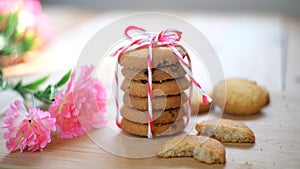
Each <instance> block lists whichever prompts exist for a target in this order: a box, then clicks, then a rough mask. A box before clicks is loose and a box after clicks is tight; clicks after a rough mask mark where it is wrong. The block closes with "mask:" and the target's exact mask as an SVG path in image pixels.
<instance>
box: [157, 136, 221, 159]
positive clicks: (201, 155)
mask: <svg viewBox="0 0 300 169" xmlns="http://www.w3.org/2000/svg"><path fill="white" fill-rule="evenodd" d="M178 141H180V140H179V139H178V138H176V137H174V138H173V139H171V140H168V141H167V142H166V143H164V144H163V145H161V146H160V147H159V149H158V152H157V155H158V156H159V157H162V158H170V157H194V159H196V160H197V161H199V162H204V163H207V164H225V162H226V158H225V156H226V151H225V148H224V146H223V145H222V144H221V143H220V142H219V141H217V140H215V139H211V138H209V137H204V136H193V135H187V136H185V138H184V139H183V140H181V141H180V142H179V143H178ZM176 143H177V144H176ZM174 145H175V146H174Z"/></svg>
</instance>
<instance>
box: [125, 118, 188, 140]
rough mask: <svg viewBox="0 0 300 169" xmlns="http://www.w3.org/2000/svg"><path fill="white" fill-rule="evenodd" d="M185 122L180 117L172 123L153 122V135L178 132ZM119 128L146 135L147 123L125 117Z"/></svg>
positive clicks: (182, 128)
mask: <svg viewBox="0 0 300 169" xmlns="http://www.w3.org/2000/svg"><path fill="white" fill-rule="evenodd" d="M184 127H185V124H184V121H183V120H182V119H179V120H177V121H176V122H174V123H166V124H153V136H167V135H172V134H177V133H180V132H182V131H183V130H184ZM121 128H122V130H124V131H125V132H126V133H128V134H132V135H136V136H142V137H147V134H148V124H141V123H135V122H132V121H130V120H128V119H126V118H122V120H121Z"/></svg>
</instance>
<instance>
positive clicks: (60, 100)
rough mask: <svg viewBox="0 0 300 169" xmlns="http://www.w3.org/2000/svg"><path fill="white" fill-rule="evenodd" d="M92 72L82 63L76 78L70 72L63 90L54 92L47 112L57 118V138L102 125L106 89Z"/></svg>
mask: <svg viewBox="0 0 300 169" xmlns="http://www.w3.org/2000/svg"><path fill="white" fill-rule="evenodd" d="M93 71H94V66H93V65H91V66H82V67H81V71H80V75H79V77H78V79H76V81H75V71H74V72H73V73H72V75H71V79H70V81H69V83H68V85H67V89H66V92H65V93H64V94H62V93H58V95H57V96H55V101H54V102H53V103H52V104H51V105H50V108H49V112H50V113H51V115H52V117H55V118H56V119H57V122H56V127H57V132H56V134H57V137H59V138H73V137H78V136H81V135H83V134H85V132H88V131H90V130H92V129H94V128H100V127H104V126H105V125H106V123H107V120H106V119H105V117H104V113H105V111H106V91H105V89H104V88H103V86H102V85H101V82H100V81H99V80H97V79H95V78H93V77H92V72H93Z"/></svg>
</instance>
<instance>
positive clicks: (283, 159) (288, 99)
mask: <svg viewBox="0 0 300 169" xmlns="http://www.w3.org/2000/svg"><path fill="white" fill-rule="evenodd" d="M54 11H56V10H54ZM71 11H72V10H71ZM56 12H57V11H56ZM77 12H78V11H77ZM53 13H55V12H53ZM53 13H52V14H53ZM49 14H51V10H49ZM91 15H92V14H89V15H87V16H86V18H90V17H91ZM51 16H53V17H54V18H59V16H54V15H51ZM75 16H77V15H75ZM75 16H74V14H73V15H72V12H71V14H70V17H75ZM101 16H102V17H104V16H106V19H103V20H102V22H104V21H107V20H110V19H111V18H113V15H102V14H100V15H98V14H97V15H96V14H95V15H94V17H95V20H94V21H93V20H91V22H89V23H88V24H91V25H93V24H94V22H96V21H97V22H98V21H99V19H97V18H99V17H101ZM234 16H235V15H234ZM182 17H187V18H188V20H192V21H193V22H194V23H195V24H197V23H198V26H199V28H201V29H202V31H203V32H204V33H205V34H206V35H207V36H208V39H211V41H212V44H213V45H215V46H214V47H215V48H216V50H217V53H218V54H219V55H221V57H223V60H225V61H223V63H222V64H223V66H224V67H225V68H224V69H225V72H226V71H227V76H228V77H230V76H241V77H247V78H249V79H254V80H255V79H257V80H258V81H259V82H260V83H261V84H263V85H265V86H267V88H268V89H269V90H270V96H271V103H270V105H269V106H268V107H266V108H265V109H263V110H262V112H261V113H260V114H258V115H254V116H247V117H238V116H231V115H227V114H223V118H228V119H235V120H239V121H242V122H244V123H246V124H247V125H248V126H249V127H250V128H251V129H252V130H253V131H254V133H255V136H256V143H255V144H225V147H226V152H227V154H226V159H227V163H226V164H225V165H206V164H202V163H199V162H197V161H195V160H194V159H192V158H172V159H160V158H157V157H155V156H154V157H151V158H142V159H136V158H124V157H119V156H116V155H113V154H111V153H109V152H107V151H105V150H103V149H101V148H100V147H98V146H97V145H96V144H95V143H94V142H93V141H91V139H90V138H89V137H88V136H82V137H79V138H75V139H65V140H62V139H57V138H55V137H54V138H53V140H52V142H51V143H50V144H49V145H47V147H46V148H45V149H44V151H43V152H36V153H30V152H25V153H19V152H14V153H8V152H7V150H6V149H5V142H4V140H3V138H0V168H107V169H110V168H124V169H129V168H133V167H137V168H141V169H143V168H145V169H146V168H170V169H180V168H220V169H223V168H229V169H234V168H246V169H252V168H253V169H254V168H259V169H260V168H272V169H276V168H278V169H281V168H299V167H300V132H299V131H300V125H299V120H300V108H299V101H300V95H299V94H300V93H299V91H300V80H299V79H300V69H299V65H300V57H299V53H300V50H299V44H300V21H299V20H298V19H286V18H280V19H276V18H275V19H274V18H273V17H271V18H270V17H265V20H262V19H261V18H260V16H253V17H250V19H249V17H248V16H247V17H240V16H239V17H231V16H211V15H202V14H199V15H195V14H182ZM241 18H242V19H245V18H248V20H244V22H245V23H247V24H238V21H240V19H241ZM251 18H252V19H251ZM255 18H257V20H255ZM247 21H248V22H247ZM62 22H63V21H62ZM199 22H200V23H202V24H204V26H202V27H201V24H199ZM227 22H230V23H233V22H236V26H238V25H242V26H241V27H240V31H242V30H248V31H251V30H252V29H244V28H245V27H247V26H253V25H254V27H255V28H256V30H252V31H253V32H252V34H251V35H247V37H251V36H255V35H257V36H264V35H265V34H267V35H268V36H269V37H265V38H264V37H257V38H253V39H252V40H262V41H263V42H264V43H267V44H266V45H265V46H262V47H260V46H259V45H263V44H259V45H257V44H253V46H252V47H250V48H251V49H253V50H255V51H256V52H252V53H251V54H253V59H249V57H251V55H249V54H247V55H245V56H244V57H243V58H245V59H246V60H242V59H240V60H239V61H236V62H234V63H230V62H226V59H224V58H226V57H233V58H234V57H238V56H232V55H234V54H236V55H239V54H240V53H234V51H226V49H225V48H224V47H222V43H224V40H226V39H227V38H228V37H224V39H223V41H222V39H220V38H217V37H214V36H213V35H214V33H213V31H212V32H211V31H209V29H208V28H209V26H210V25H215V26H219V25H225V26H228V24H226V23H227ZM74 23H77V22H75V21H74ZM82 24H83V23H82ZM102 24H103V23H102ZM100 25H101V24H100ZM73 26H74V25H72V27H73ZM69 27H71V26H66V25H63V26H62V27H61V30H60V35H62V37H60V38H59V40H58V42H57V44H56V45H55V46H54V47H53V48H51V49H50V52H49V53H45V54H44V55H45V57H44V58H46V61H45V60H43V61H42V63H44V64H40V63H41V62H37V65H40V66H38V67H35V69H31V70H30V71H28V72H26V73H25V74H32V73H36V72H41V71H42V72H45V70H44V69H43V66H45V65H46V63H47V64H50V65H55V64H56V63H57V60H56V61H55V60H54V61H53V60H52V59H49V57H48V56H49V55H53V54H56V55H58V54H59V53H60V54H61V53H63V54H62V55H66V58H65V59H62V60H60V61H61V62H60V63H57V65H56V66H57V67H55V68H53V67H50V68H49V67H48V68H45V69H46V70H47V71H48V72H49V71H54V70H56V71H58V72H56V73H54V76H55V77H59V76H61V74H62V73H61V72H63V70H65V69H68V68H70V67H72V66H73V65H74V62H75V61H76V58H77V57H78V56H79V53H80V50H81V49H80V48H77V49H76V50H75V51H72V52H70V51H69V50H70V49H72V48H74V46H73V45H75V46H77V47H78V46H80V45H81V44H84V43H85V42H86V40H87V39H88V38H89V37H88V36H85V37H83V38H81V40H78V41H72V40H74V39H72V38H71V36H72V37H73V36H75V39H76V38H79V37H80V35H81V34H78V31H77V33H76V30H75V31H74V32H75V33H74V32H73V33H72V34H66V35H65V34H64V33H66V32H67V31H66V29H68V28H69ZM271 27H275V28H272V30H270V31H271V33H270V32H269V33H267V32H268V31H267V30H268V29H269V28H271ZM260 28H261V29H263V30H260ZM84 29H86V28H84V27H81V29H80V30H84ZM215 29H216V30H217V28H216V27H215ZM228 29H230V28H228ZM266 29H267V30H266ZM277 29H278V30H277ZM282 29H284V30H285V34H284V37H285V39H286V42H287V43H286V46H285V45H279V44H278V41H280V38H282V36H283V35H282V32H281V31H282ZM229 33H231V36H234V35H236V34H234V32H230V31H229ZM248 33H249V32H248ZM250 33H251V32H250ZM91 34H92V33H91ZM220 34H222V32H220ZM241 34H243V32H241ZM209 36H210V37H211V38H209ZM236 36H238V35H236ZM73 38H74V37H73ZM79 39H80V38H79ZM270 39H273V41H269V40H270ZM242 41H243V39H242ZM68 42H70V43H68ZM232 43H233V44H234V42H232ZM272 44H273V46H272ZM274 44H275V45H274ZM60 45H62V46H60ZM248 45H251V43H249V44H245V46H243V45H241V48H243V49H247V48H248V47H249V46H248ZM72 46H73V47H72ZM232 47H233V46H230V45H229V44H226V48H232ZM264 47H265V48H264ZM274 49H275V51H274ZM272 50H273V51H272ZM246 51H247V50H246ZM248 52H249V50H248ZM62 55H60V56H62ZM70 55H71V56H70ZM264 55H266V56H264ZM271 56H273V57H271ZM282 57H284V60H285V62H286V66H283V65H282V61H281V59H282ZM48 59H49V60H48ZM68 60H69V61H70V60H71V61H72V63H70V62H68ZM221 60H222V58H221ZM239 62H242V63H244V62H249V65H250V66H249V65H248V67H247V66H246V68H245V67H244V69H242V72H239V71H238V68H242V67H243V66H241V65H238V63H239ZM262 63H263V64H262ZM41 65H43V66H41ZM33 66H34V65H33ZM26 67H27V66H26V65H19V67H18V68H16V69H13V68H9V69H6V70H5V73H6V75H7V76H19V75H20V74H22V73H24V72H23V70H24V69H26ZM282 69H286V70H285V71H284V72H285V73H284V76H281V75H280V74H281V72H282ZM47 71H46V72H47ZM36 76H37V75H34V74H32V75H28V76H25V77H26V79H27V80H28V79H34V78H35V77H36ZM267 77H270V78H267ZM54 79H55V78H54ZM103 81H105V80H103ZM104 83H106V82H104ZM107 84H108V83H107ZM282 84H284V85H283V86H284V87H282ZM7 96H11V94H7V95H1V102H2V103H4V102H8V100H6V98H7ZM109 99H110V101H111V98H109ZM1 106H2V105H1ZM109 106H111V105H109ZM2 108H3V107H1V108H0V110H1V109H2ZM108 113H109V114H113V111H112V109H109V111H108ZM204 116H205V114H203V115H201V117H204ZM2 119H3V116H1V118H0V120H1V121H2ZM198 120H200V119H198ZM0 134H1V135H2V134H3V131H2V130H1V132H0ZM103 139H105V138H103ZM140 151H142V150H140Z"/></svg>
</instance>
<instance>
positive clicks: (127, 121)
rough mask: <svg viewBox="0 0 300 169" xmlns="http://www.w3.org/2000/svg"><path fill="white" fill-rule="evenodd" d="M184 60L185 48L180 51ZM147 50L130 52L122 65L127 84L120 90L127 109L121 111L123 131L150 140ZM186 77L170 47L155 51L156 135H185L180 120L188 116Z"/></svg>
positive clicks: (153, 107)
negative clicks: (182, 132) (186, 113)
mask: <svg viewBox="0 0 300 169" xmlns="http://www.w3.org/2000/svg"><path fill="white" fill-rule="evenodd" d="M178 51H180V53H181V55H183V56H185V52H184V50H183V49H182V48H179V47H178ZM148 53H149V50H148V48H143V49H137V50H131V51H127V52H125V53H124V54H123V55H122V58H121V60H120V65H121V66H123V69H122V74H123V76H124V77H125V80H124V81H123V83H122V84H121V89H122V90H123V91H124V92H125V94H124V96H123V102H124V105H123V106H122V108H121V109H120V113H121V115H122V117H123V119H122V121H121V128H122V129H123V130H124V131H125V132H128V133H130V134H134V135H139V136H147V133H148V132H147V131H148V126H147V125H148V112H147V111H148V76H149V71H148V69H147V64H146V63H147V56H148ZM185 75H186V73H185V71H184V69H183V68H182V66H181V65H180V64H179V62H178V59H177V57H176V55H175V54H174V53H173V52H172V50H171V49H170V48H168V47H154V48H153V50H152V120H153V135H154V136H158V135H168V134H174V133H178V132H180V131H182V130H183V129H184V122H183V120H181V118H182V116H183V113H184V112H185V110H184V108H183V104H184V103H186V102H187V101H188V97H187V95H186V94H185V92H184V90H186V89H188V88H189V85H190V83H189V81H188V79H187V78H186V77H185Z"/></svg>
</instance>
